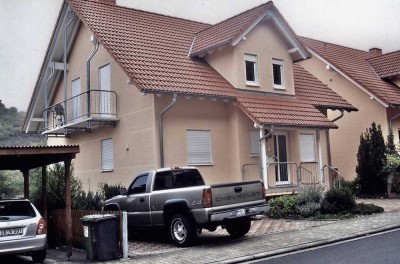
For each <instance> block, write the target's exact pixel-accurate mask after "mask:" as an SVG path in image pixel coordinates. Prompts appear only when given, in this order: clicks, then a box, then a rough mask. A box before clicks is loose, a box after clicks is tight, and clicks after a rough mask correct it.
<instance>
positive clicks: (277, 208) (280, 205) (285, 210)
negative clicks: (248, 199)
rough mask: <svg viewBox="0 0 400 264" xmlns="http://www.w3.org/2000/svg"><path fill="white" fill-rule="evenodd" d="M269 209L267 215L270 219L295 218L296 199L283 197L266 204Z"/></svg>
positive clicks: (289, 196)
mask: <svg viewBox="0 0 400 264" xmlns="http://www.w3.org/2000/svg"><path fill="white" fill-rule="evenodd" d="M268 204H269V206H270V207H271V208H270V210H269V212H268V215H269V216H270V217H272V218H287V217H295V216H296V204H297V199H296V197H295V196H292V195H283V196H280V197H277V198H273V199H271V200H269V202H268Z"/></svg>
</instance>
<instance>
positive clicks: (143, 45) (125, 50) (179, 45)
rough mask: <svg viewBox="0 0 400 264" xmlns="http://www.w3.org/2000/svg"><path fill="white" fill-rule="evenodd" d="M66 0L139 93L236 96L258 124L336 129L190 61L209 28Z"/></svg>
mask: <svg viewBox="0 0 400 264" xmlns="http://www.w3.org/2000/svg"><path fill="white" fill-rule="evenodd" d="M67 1H68V3H70V5H71V6H72V8H73V9H74V11H75V12H76V13H77V14H78V16H79V18H80V19H81V20H82V21H83V23H84V24H85V25H86V26H88V27H89V29H90V30H91V31H93V33H94V34H95V35H96V37H97V38H98V39H99V40H100V42H101V44H102V45H103V46H104V47H105V49H106V50H107V51H108V52H109V53H110V54H111V56H113V57H114V59H115V60H116V61H117V63H119V64H120V66H121V67H122V69H124V71H125V72H126V73H127V74H128V75H129V76H130V77H132V80H133V81H134V82H135V83H136V85H137V86H138V88H139V89H142V90H144V91H150V92H168V93H181V94H182V93H183V94H196V95H206V96H228V97H233V98H236V99H237V101H238V103H239V105H240V107H241V108H242V109H243V110H244V111H245V112H246V113H247V114H248V115H250V116H252V117H253V118H254V120H257V122H259V124H270V125H279V126H301V127H323V128H336V126H335V124H333V123H332V122H330V121H329V120H328V119H327V118H326V117H325V116H324V115H323V114H321V113H320V112H319V111H318V110H317V109H316V108H314V107H313V106H312V105H310V104H307V103H306V102H304V101H301V100H298V99H296V98H287V97H286V98H283V97H278V96H264V95H254V96H251V95H240V94H239V92H238V90H237V89H235V88H234V87H233V86H232V85H231V84H230V83H229V82H228V81H227V80H225V79H224V78H223V77H222V76H221V75H220V74H218V73H217V72H216V71H215V69H213V68H212V67H211V66H210V65H209V64H207V63H206V62H205V61H204V60H202V59H199V58H191V57H189V56H188V52H189V48H190V46H191V44H192V39H193V36H194V34H195V33H197V32H200V31H202V30H204V29H206V28H208V27H209V26H208V25H205V24H202V23H198V22H193V21H189V20H184V19H179V18H175V17H170V16H165V15H159V14H154V13H149V12H144V11H139V10H135V9H129V8H125V7H120V6H115V5H107V4H101V3H98V2H92V1H83V0H67ZM270 5H272V2H271V3H267V4H265V5H262V6H260V7H259V8H258V9H257V8H256V9H253V10H251V11H249V12H250V13H251V14H253V13H254V12H255V13H257V12H261V10H264V9H265V8H268V7H269V6H270ZM257 10H258V11H257ZM237 17H238V16H237ZM235 19H237V18H236V17H235ZM235 21H236V20H235ZM236 22H238V23H239V24H240V22H239V21H236ZM220 30H222V29H220Z"/></svg>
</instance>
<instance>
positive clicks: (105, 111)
mask: <svg viewBox="0 0 400 264" xmlns="http://www.w3.org/2000/svg"><path fill="white" fill-rule="evenodd" d="M98 79H99V80H98V82H99V90H101V91H105V92H100V105H99V112H100V117H111V116H112V115H111V93H110V91H111V64H110V63H107V64H105V65H103V66H101V67H99V70H98Z"/></svg>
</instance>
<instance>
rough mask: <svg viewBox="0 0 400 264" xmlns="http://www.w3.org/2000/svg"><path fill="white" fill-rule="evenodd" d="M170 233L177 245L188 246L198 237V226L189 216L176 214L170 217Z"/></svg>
mask: <svg viewBox="0 0 400 264" xmlns="http://www.w3.org/2000/svg"><path fill="white" fill-rule="evenodd" d="M169 234H170V237H171V239H172V241H174V243H175V244H176V245H178V246H180V247H188V246H191V245H193V243H194V241H195V240H196V239H197V228H196V225H195V224H194V222H193V221H192V220H191V219H189V218H188V217H187V216H185V215H182V214H176V215H174V216H172V217H171V219H170V222H169Z"/></svg>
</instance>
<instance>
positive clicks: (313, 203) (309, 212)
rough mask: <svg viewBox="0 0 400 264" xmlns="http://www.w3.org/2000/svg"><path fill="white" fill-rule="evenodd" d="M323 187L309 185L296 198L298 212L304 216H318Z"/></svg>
mask: <svg viewBox="0 0 400 264" xmlns="http://www.w3.org/2000/svg"><path fill="white" fill-rule="evenodd" d="M322 198H323V195H322V188H320V187H315V186H312V187H307V188H305V189H304V190H303V191H301V192H300V193H299V195H298V196H297V198H296V200H297V201H296V212H297V214H298V215H299V216H302V217H311V216H316V215H318V214H319V213H320V209H321V201H322Z"/></svg>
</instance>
